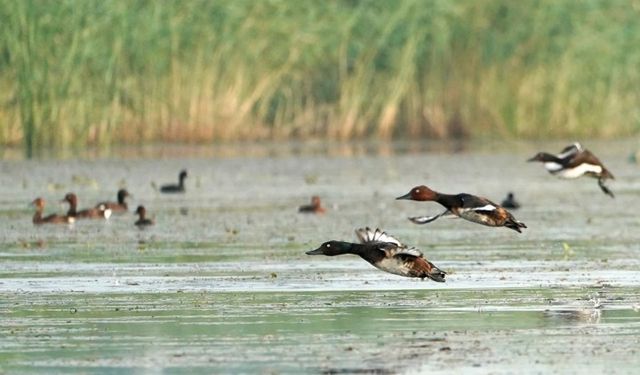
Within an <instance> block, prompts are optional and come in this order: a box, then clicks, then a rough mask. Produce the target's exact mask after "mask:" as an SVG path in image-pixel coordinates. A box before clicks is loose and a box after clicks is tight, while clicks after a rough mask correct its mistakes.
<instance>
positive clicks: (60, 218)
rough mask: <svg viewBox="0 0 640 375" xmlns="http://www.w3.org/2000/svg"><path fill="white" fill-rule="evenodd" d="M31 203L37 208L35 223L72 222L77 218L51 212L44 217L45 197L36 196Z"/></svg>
mask: <svg viewBox="0 0 640 375" xmlns="http://www.w3.org/2000/svg"><path fill="white" fill-rule="evenodd" d="M31 205H32V206H34V207H35V208H36V212H35V214H33V223H34V224H72V223H74V222H75V221H76V220H75V218H73V217H71V216H67V215H57V214H51V215H49V216H45V217H42V212H43V211H44V205H45V202H44V199H42V198H36V199H34V200H33V202H31Z"/></svg>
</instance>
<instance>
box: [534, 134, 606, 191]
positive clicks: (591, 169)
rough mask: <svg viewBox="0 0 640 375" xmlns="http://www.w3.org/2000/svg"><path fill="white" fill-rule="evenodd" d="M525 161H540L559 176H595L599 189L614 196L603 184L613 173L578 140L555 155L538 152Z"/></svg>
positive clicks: (553, 173) (548, 170) (550, 171)
mask: <svg viewBox="0 0 640 375" xmlns="http://www.w3.org/2000/svg"><path fill="white" fill-rule="evenodd" d="M527 161H529V162H531V161H539V162H542V163H544V164H543V165H544V168H545V169H546V170H547V172H549V173H551V174H552V175H555V176H558V177H561V178H578V177H580V176H583V175H587V176H591V177H595V178H597V179H598V186H600V189H601V190H602V191H603V192H604V193H605V194H607V195H609V196H610V197H611V198H613V197H614V195H613V193H612V192H611V190H609V188H608V187H606V186H605V184H604V181H605V180H606V179H608V178H610V179H612V180H613V179H614V177H613V175H612V174H611V172H609V171H608V170H607V168H605V166H604V164H602V162H601V161H600V160H599V159H598V158H597V157H596V156H595V155H594V154H592V153H591V151H589V150H587V149H585V148H583V147H582V145H581V144H580V143H578V142H576V143H574V144H572V145H569V146H567V147H565V148H564V149H563V150H562V151H560V153H559V154H557V155H552V154H549V153H547V152H538V153H537V154H536V155H535V156H534V157H532V158H531V159H529V160H527Z"/></svg>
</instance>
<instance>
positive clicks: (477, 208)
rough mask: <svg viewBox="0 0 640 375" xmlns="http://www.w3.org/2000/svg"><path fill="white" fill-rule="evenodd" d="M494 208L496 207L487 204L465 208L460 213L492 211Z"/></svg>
mask: <svg viewBox="0 0 640 375" xmlns="http://www.w3.org/2000/svg"><path fill="white" fill-rule="evenodd" d="M496 208H497V207H496V206H494V205H492V204H487V205H485V206H482V207H473V208H466V209H463V210H462V211H494V210H495V209H496Z"/></svg>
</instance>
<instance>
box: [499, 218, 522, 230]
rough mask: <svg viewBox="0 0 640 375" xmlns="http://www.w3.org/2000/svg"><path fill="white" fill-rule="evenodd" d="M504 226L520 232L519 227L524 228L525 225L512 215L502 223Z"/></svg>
mask: <svg viewBox="0 0 640 375" xmlns="http://www.w3.org/2000/svg"><path fill="white" fill-rule="evenodd" d="M504 226H505V227H507V228H509V229H513V230H515V231H516V232H518V233H522V231H521V230H520V228H526V227H527V226H526V225H525V224H524V223H523V222H521V221H518V220H516V219H514V218H512V217H511V218H509V220H507V222H506V223H504Z"/></svg>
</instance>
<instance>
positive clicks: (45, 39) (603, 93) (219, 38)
mask: <svg viewBox="0 0 640 375" xmlns="http://www.w3.org/2000/svg"><path fill="white" fill-rule="evenodd" d="M639 13H640V7H638V6H637V5H635V4H634V3H633V2H609V1H601V0H585V1H582V2H570V1H554V0H542V1H522V2H513V1H508V0H479V1H473V2H470V1H463V0H454V1H444V0H429V1H421V0H404V1H399V2H385V1H374V0H369V1H367V0H363V1H349V0H334V1H302V2H299V1H285V0H266V1H259V2H256V1H249V0H220V1H215V2H212V1H204V0H202V1H196V0H193V1H178V0H173V1H163V2H152V1H142V0H139V1H120V0H114V1H99V0H87V1H74V0H60V1H56V2H50V1H40V0H26V1H17V0H0V16H1V19H2V20H3V22H2V23H1V26H0V28H1V30H2V33H1V34H0V35H2V39H1V40H0V48H1V51H2V53H1V54H0V82H1V83H2V87H3V90H0V91H1V92H0V121H1V122H0V143H3V144H11V143H15V142H23V143H24V145H25V148H26V149H27V150H30V151H33V150H37V149H40V148H47V147H65V146H84V145H108V144H112V143H118V142H148V141H213V140H233V139H263V138H289V137H299V138H308V137H329V138H339V139H349V138H357V137H367V136H376V137H394V136H425V137H440V138H444V137H459V136H499V137H513V136H523V137H549V136H562V137H585V136H601V137H613V136H621V135H628V134H634V133H637V131H638V129H639V128H640V107H639V106H638V105H637V103H638V102H640V100H639V99H640V92H639V91H638V89H637V88H638V87H640V85H639V83H640V50H638V49H637V48H635V46H637V45H640V24H638V22H636V20H637V19H638V16H639V15H640V14H639Z"/></svg>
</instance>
